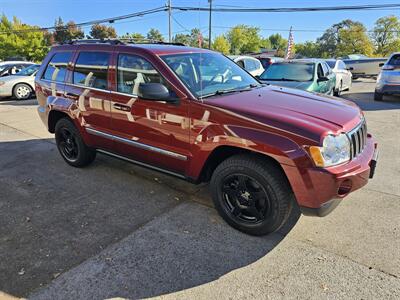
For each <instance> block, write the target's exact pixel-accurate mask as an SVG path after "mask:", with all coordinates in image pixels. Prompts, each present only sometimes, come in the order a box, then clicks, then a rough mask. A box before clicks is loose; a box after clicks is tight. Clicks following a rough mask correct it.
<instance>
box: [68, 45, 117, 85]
mask: <svg viewBox="0 0 400 300" xmlns="http://www.w3.org/2000/svg"><path fill="white" fill-rule="evenodd" d="M109 57H110V54H109V53H106V52H81V53H79V56H78V59H77V61H76V64H75V68H74V76H73V83H75V84H79V85H84V86H87V87H93V88H97V89H103V90H105V89H107V71H108V60H109Z"/></svg>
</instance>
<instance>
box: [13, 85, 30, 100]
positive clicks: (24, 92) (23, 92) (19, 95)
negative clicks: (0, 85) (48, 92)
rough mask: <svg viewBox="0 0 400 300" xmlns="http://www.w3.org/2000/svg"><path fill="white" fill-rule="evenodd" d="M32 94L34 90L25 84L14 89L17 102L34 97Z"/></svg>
mask: <svg viewBox="0 0 400 300" xmlns="http://www.w3.org/2000/svg"><path fill="white" fill-rule="evenodd" d="M32 93H33V90H32V88H31V87H30V86H29V85H27V84H25V83H19V84H17V85H16V86H15V87H14V89H13V96H14V98H16V99H17V100H26V99H29V98H30V97H31V96H32Z"/></svg>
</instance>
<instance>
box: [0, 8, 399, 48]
mask: <svg viewBox="0 0 400 300" xmlns="http://www.w3.org/2000/svg"><path fill="white" fill-rule="evenodd" d="M166 2H167V0H0V13H2V14H5V15H6V16H7V17H9V18H12V17H13V16H16V17H18V18H19V19H20V20H22V22H24V23H27V24H30V25H38V26H40V27H48V26H53V25H54V20H55V19H56V18H58V17H59V16H60V17H61V18H62V19H63V20H64V21H69V20H73V21H75V22H76V23H79V22H84V21H90V20H95V19H102V18H109V17H115V16H119V15H124V14H129V13H134V12H138V11H143V10H147V9H151V8H156V7H160V6H164V5H165V4H166ZM389 3H399V1H393V0H381V1H378V0H364V1H360V0H353V1H346V0H336V1H331V0H319V1H310V0H303V1H296V0H280V1H278V0H275V1H272V0H213V5H215V6H218V7H221V8H222V7H249V8H253V7H254V8H261V7H262V8H266V7H268V8H269V7H312V6H337V5H365V4H389ZM172 5H173V6H202V7H206V6H208V0H172ZM387 15H396V16H398V17H400V10H399V9H396V10H393V9H392V10H373V11H372V10H366V11H331V12H296V13H217V12H216V13H213V17H212V20H213V22H212V25H213V26H212V36H213V37H215V36H217V35H219V34H223V33H225V32H226V31H227V30H229V28H230V27H233V26H235V25H238V24H246V25H251V26H257V27H259V28H261V35H262V36H269V35H270V34H273V33H277V32H278V33H281V34H282V35H283V36H284V37H285V38H287V36H288V30H289V28H290V27H291V26H292V27H293V29H294V30H300V31H294V33H293V34H294V40H295V42H304V41H306V40H315V39H316V38H317V37H319V36H320V35H322V33H323V31H324V30H325V29H326V28H328V27H329V26H331V25H332V24H335V23H338V22H340V21H341V20H344V19H352V20H355V21H360V22H362V23H363V24H364V25H365V26H366V27H367V29H372V28H373V26H374V22H375V21H376V19H378V18H379V17H382V16H387ZM173 18H174V19H173V21H172V31H173V34H176V33H186V32H187V31H188V30H190V29H191V28H194V27H198V28H201V30H202V31H203V34H204V36H208V12H201V13H199V12H182V11H175V12H173ZM112 26H114V27H115V29H116V30H117V32H118V34H120V35H122V34H125V33H127V32H129V33H131V32H140V33H142V34H146V33H147V31H148V30H149V29H150V28H156V29H158V30H160V32H161V33H162V34H163V35H164V36H165V38H167V37H168V15H167V13H166V12H159V13H157V14H154V15H147V16H143V17H139V18H134V19H129V20H121V21H119V22H115V23H113V24H112ZM83 29H84V30H85V32H86V33H88V32H89V30H90V27H85V28H83Z"/></svg>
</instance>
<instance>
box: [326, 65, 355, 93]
mask: <svg viewBox="0 0 400 300" xmlns="http://www.w3.org/2000/svg"><path fill="white" fill-rule="evenodd" d="M326 63H327V64H328V65H329V67H330V68H331V69H332V71H333V73H335V75H336V85H335V92H334V95H335V96H340V94H341V93H342V91H348V90H350V88H351V82H352V77H353V75H352V74H351V72H350V71H349V70H348V68H347V66H346V64H345V63H344V62H343V61H342V60H340V59H328V60H327V61H326Z"/></svg>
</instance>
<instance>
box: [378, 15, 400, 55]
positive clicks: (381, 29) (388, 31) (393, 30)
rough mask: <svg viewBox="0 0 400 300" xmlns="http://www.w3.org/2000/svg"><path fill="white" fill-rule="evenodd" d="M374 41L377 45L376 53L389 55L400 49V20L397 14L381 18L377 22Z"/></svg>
mask: <svg viewBox="0 0 400 300" xmlns="http://www.w3.org/2000/svg"><path fill="white" fill-rule="evenodd" d="M371 38H372V41H373V43H374V45H375V54H376V55H382V56H388V55H389V54H391V53H392V52H395V51H399V50H400V22H399V19H398V18H397V17H396V16H387V17H382V18H379V19H378V20H377V21H376V22H375V27H374V29H373V33H372V34H371Z"/></svg>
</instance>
